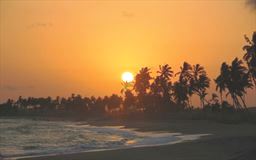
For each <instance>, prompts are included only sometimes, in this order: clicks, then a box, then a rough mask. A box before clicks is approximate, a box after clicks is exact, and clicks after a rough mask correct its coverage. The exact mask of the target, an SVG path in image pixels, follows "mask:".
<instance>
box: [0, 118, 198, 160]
mask: <svg viewBox="0 0 256 160" xmlns="http://www.w3.org/2000/svg"><path fill="white" fill-rule="evenodd" d="M200 136H202V135H198V134H196V135H183V134H180V133H168V132H139V131H136V130H135V129H125V128H124V127H123V126H115V127H113V126H92V125H89V124H87V123H86V122H72V121H44V120H30V119H20V118H19V119H6V118H4V119H1V118H0V159H1V158H7V159H8V158H17V157H27V156H44V155H58V154H68V153H78V152H86V151H87V152H88V151H98V150H106V149H120V148H131V147H142V146H155V145H166V144H173V143H178V142H182V141H186V140H195V139H198V138H199V137H200Z"/></svg>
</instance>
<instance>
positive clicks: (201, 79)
mask: <svg viewBox="0 0 256 160" xmlns="http://www.w3.org/2000/svg"><path fill="white" fill-rule="evenodd" d="M209 86H210V79H209V78H208V77H207V74H206V71H205V69H204V67H202V66H201V65H200V64H196V65H193V68H192V77H191V79H190V90H191V92H192V93H195V94H197V95H198V96H199V97H200V101H201V107H202V108H204V102H205V96H206V95H207V93H206V89H207V88H209Z"/></svg>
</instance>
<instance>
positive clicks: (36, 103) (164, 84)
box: [0, 32, 256, 115]
mask: <svg viewBox="0 0 256 160" xmlns="http://www.w3.org/2000/svg"><path fill="white" fill-rule="evenodd" d="M245 40H246V42H247V44H246V45H245V46H244V47H243V50H244V51H245V53H244V56H243V60H240V59H238V58H235V59H234V60H233V61H232V62H231V64H228V63H226V62H224V63H222V65H221V68H220V73H219V75H218V76H217V77H216V78H215V79H214V80H213V81H214V83H216V91H217V92H219V95H220V96H218V95H217V94H215V93H213V94H212V95H211V98H210V99H207V98H206V96H207V95H208V93H207V89H208V88H209V87H210V82H211V80H210V78H209V77H208V75H207V73H206V70H205V69H204V67H203V66H201V65H200V64H194V65H191V64H189V63H187V62H184V63H183V65H182V66H181V67H180V70H179V71H178V72H177V73H174V71H173V70H172V68H171V66H170V65H168V64H165V65H160V66H159V69H158V71H157V74H156V76H155V77H152V73H151V70H150V68H148V67H143V68H141V69H140V71H139V72H138V74H137V75H136V76H135V79H134V81H133V82H123V83H122V85H123V89H122V90H121V94H122V96H119V95H117V94H113V95H111V96H105V97H93V96H92V97H82V96H81V95H75V94H72V95H71V96H70V97H68V98H64V97H56V98H54V99H53V98H51V97H47V98H34V97H28V98H22V97H21V96H20V97H19V98H18V100H16V101H14V100H11V99H8V100H7V102H5V103H3V104H1V105H0V113H1V115H4V114H16V113H21V112H26V113H34V112H37V113H41V112H54V113H57V112H65V113H81V114H89V115H99V114H113V113H125V114H131V113H151V114H152V113H169V112H172V111H178V110H193V109H194V108H197V107H194V106H193V104H192V101H191V97H192V96H193V95H196V96H198V98H199V99H200V106H199V108H200V109H202V110H205V111H213V112H221V111H235V110H246V109H247V105H246V101H245V96H246V91H247V89H248V88H255V89H256V32H254V33H253V36H252V39H251V40H250V39H249V38H248V37H247V36H245ZM174 77H177V80H176V81H175V82H174V81H173V79H174ZM228 96H230V97H231V99H232V102H228V101H227V100H226V99H225V98H226V97H228Z"/></svg>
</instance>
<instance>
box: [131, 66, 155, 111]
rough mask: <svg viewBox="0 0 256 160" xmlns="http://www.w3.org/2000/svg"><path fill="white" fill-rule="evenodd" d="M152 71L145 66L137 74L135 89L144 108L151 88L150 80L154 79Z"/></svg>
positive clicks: (140, 104) (140, 105)
mask: <svg viewBox="0 0 256 160" xmlns="http://www.w3.org/2000/svg"><path fill="white" fill-rule="evenodd" d="M150 73H151V72H150V69H149V68H148V67H144V68H141V70H140V71H139V73H138V74H137V75H136V76H135V82H134V90H135V92H136V93H137V95H138V101H139V107H142V109H143V107H145V105H146V101H147V100H146V99H147V91H148V90H149V88H150V80H151V79H152V77H151V75H150ZM144 109H145V108H144Z"/></svg>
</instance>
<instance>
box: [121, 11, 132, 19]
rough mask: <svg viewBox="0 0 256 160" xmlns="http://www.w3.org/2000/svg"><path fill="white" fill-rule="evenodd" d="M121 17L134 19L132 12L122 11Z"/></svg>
mask: <svg viewBox="0 0 256 160" xmlns="http://www.w3.org/2000/svg"><path fill="white" fill-rule="evenodd" d="M122 16H123V17H126V18H132V17H134V14H133V13H132V12H127V11H123V12H122Z"/></svg>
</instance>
